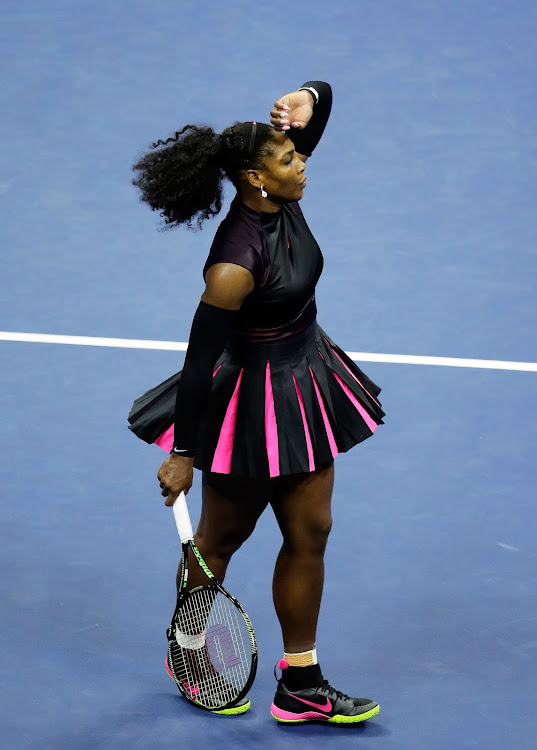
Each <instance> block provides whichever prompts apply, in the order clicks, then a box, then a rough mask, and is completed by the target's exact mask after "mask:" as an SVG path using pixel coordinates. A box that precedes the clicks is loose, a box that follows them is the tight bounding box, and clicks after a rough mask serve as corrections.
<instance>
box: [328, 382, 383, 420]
mask: <svg viewBox="0 0 537 750" xmlns="http://www.w3.org/2000/svg"><path fill="white" fill-rule="evenodd" d="M332 375H333V376H334V377H335V379H336V380H337V382H338V383H339V384H340V386H341V387H342V388H343V390H344V391H345V393H346V394H347V396H348V397H349V398H350V400H351V401H352V403H353V404H354V406H355V407H356V408H357V409H358V411H359V412H360V415H361V417H362V419H363V420H364V422H365V423H366V425H367V426H368V427H369V429H370V430H371V432H375V430H376V429H377V427H378V424H377V423H376V422H375V421H374V420H373V419H371V417H370V416H369V414H368V413H367V412H366V410H365V409H364V407H363V406H362V404H361V403H360V402H359V401H358V399H357V398H356V396H355V395H354V393H353V392H352V391H351V389H350V388H349V387H348V386H347V385H345V383H344V382H343V381H342V380H341V378H340V377H339V375H338V374H337V373H336V372H334V371H333V370H332ZM364 390H365V389H364Z"/></svg>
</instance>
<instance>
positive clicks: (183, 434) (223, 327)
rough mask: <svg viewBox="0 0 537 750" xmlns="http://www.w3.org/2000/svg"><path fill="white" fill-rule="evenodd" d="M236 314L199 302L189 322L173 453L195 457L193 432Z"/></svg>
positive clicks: (179, 390) (179, 389) (195, 429)
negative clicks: (175, 451) (190, 324)
mask: <svg viewBox="0 0 537 750" xmlns="http://www.w3.org/2000/svg"><path fill="white" fill-rule="evenodd" d="M238 312H239V311H238V310H224V309H223V308H221V307H214V306H213V305H208V304H207V303H206V302H200V303H199V306H198V309H197V310H196V313H195V315H194V320H193V321H192V328H191V331H190V338H189V340H188V349H187V351H186V356H185V364H184V367H183V370H182V373H181V380H180V381H179V385H178V388H177V398H176V402H175V428H174V440H173V444H174V449H179V450H180V451H181V452H180V455H182V456H194V455H195V453H196V441H197V432H198V428H199V422H200V419H201V417H202V415H203V411H204V408H205V405H206V403H207V399H208V397H209V394H210V392H211V387H212V381H213V366H214V363H215V362H216V360H217V359H218V357H219V356H220V355H221V354H222V352H223V351H224V349H225V347H226V343H227V341H228V339H229V336H230V334H231V331H232V329H233V325H234V323H235V319H236V317H237V315H238Z"/></svg>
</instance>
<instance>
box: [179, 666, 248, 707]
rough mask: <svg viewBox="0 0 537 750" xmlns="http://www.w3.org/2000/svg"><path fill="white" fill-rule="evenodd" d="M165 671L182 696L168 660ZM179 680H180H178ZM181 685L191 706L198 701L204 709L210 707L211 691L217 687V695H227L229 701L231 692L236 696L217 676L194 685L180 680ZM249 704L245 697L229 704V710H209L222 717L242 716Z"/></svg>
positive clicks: (229, 686) (230, 686) (232, 689)
mask: <svg viewBox="0 0 537 750" xmlns="http://www.w3.org/2000/svg"><path fill="white" fill-rule="evenodd" d="M166 671H167V672H168V674H169V675H170V677H171V678H172V680H173V681H174V682H175V683H176V685H177V689H178V690H179V692H180V693H181V694H182V692H183V691H182V690H180V689H179V684H178V679H177V678H176V677H174V675H173V672H172V670H171V669H170V665H169V662H168V658H166ZM179 679H180V678H179ZM216 679H218V683H219V684H216ZM181 683H182V685H183V690H186V691H187V692H188V693H189V694H190V697H191V698H192V700H193V701H194V703H193V705H194V706H195V705H196V701H198V700H199V701H200V702H201V704H202V705H203V706H204V707H208V706H210V705H211V702H212V701H211V692H212V690H213V689H214V688H215V687H217V688H218V693H219V695H221V694H222V691H224V692H225V693H227V694H228V696H229V699H230V700H231V699H232V698H233V692H234V693H235V695H236V694H237V691H236V689H235V688H234V687H233V685H230V684H229V683H228V682H226V681H225V680H224V679H223V678H222V677H220V675H218V678H215V676H213V677H212V678H211V679H209V680H207V679H202V680H199V681H197V682H196V684H192V685H190V684H188V683H187V682H186V681H185V680H181ZM250 706H251V703H250V699H249V698H248V696H247V695H246V696H245V697H244V698H241V699H240V700H239V701H235V702H234V703H232V704H231V706H230V707H229V708H224V709H223V710H217V711H215V710H214V709H212V710H211V709H210V708H209V710H210V711H211V713H213V714H222V715H224V716H235V715H236V714H243V713H245V712H246V711H248V709H249V708H250Z"/></svg>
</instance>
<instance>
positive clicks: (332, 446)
mask: <svg viewBox="0 0 537 750" xmlns="http://www.w3.org/2000/svg"><path fill="white" fill-rule="evenodd" d="M310 373H311V379H312V380H313V385H314V387H315V393H316V394H317V401H318V402H319V407H320V409H321V414H322V415H323V422H324V429H325V430H326V436H327V437H328V442H329V444H330V450H331V451H332V458H335V457H336V456H337V454H338V453H339V451H338V449H337V445H336V440H335V438H334V433H333V432H332V426H331V425H330V421H329V419H328V414H327V413H326V409H325V406H324V402H323V398H322V396H321V391H320V390H319V386H318V385H317V381H316V380H315V375H314V374H313V371H312V369H311V367H310Z"/></svg>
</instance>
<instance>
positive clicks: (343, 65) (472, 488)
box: [0, 0, 537, 750]
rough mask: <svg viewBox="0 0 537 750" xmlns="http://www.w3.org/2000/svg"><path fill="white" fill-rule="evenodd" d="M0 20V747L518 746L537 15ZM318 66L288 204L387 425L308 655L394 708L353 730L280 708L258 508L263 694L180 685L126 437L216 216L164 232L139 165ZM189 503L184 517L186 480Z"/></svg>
mask: <svg viewBox="0 0 537 750" xmlns="http://www.w3.org/2000/svg"><path fill="white" fill-rule="evenodd" d="M0 19H1V21H2V23H1V25H0V26H1V31H0V34H1V35H2V48H3V51H4V59H5V67H4V69H3V73H2V87H1V93H0V98H1V103H2V112H3V117H2V121H1V123H0V128H1V130H2V136H3V137H2V139H1V141H0V149H1V153H2V165H3V168H2V176H1V177H0V194H1V198H2V204H3V209H4V210H3V221H2V225H1V228H0V236H1V239H2V247H3V252H2V260H1V268H2V271H1V277H2V288H3V294H2V295H1V298H0V329H1V331H2V332H3V333H1V338H2V340H0V353H1V357H2V367H1V369H0V383H1V387H0V399H1V404H2V415H3V418H2V420H1V422H0V431H1V436H2V451H1V452H0V466H1V472H2V502H1V505H0V513H1V519H2V524H1V532H0V534H1V536H0V540H1V544H0V558H1V562H2V588H3V597H2V602H3V603H2V612H3V617H2V625H1V628H0V638H1V642H2V652H3V653H2V660H1V662H0V670H1V677H2V679H1V684H2V700H1V701H0V716H1V719H0V722H1V723H0V727H1V734H2V736H3V737H4V743H5V745H6V746H8V745H9V747H10V749H11V750H27V749H29V748H46V749H47V750H48V749H49V748H50V749H51V750H52V749H55V748H63V749H64V750H89V749H90V748H91V749H92V750H98V749H100V748H103V749H104V748H107V749H108V748H110V749H112V748H114V749H115V748H123V747H125V748H127V747H128V748H130V750H135V749H138V748H139V749H140V750H142V749H143V750H147V749H148V748H155V749H156V748H159V749H164V748H176V747H179V746H183V745H184V744H185V743H188V744H193V743H196V744H197V745H199V746H200V747H202V748H213V747H214V748H217V747H218V748H221V749H222V750H224V749H225V750H227V748H237V747H246V748H249V747H261V748H266V750H269V749H270V750H283V749H285V748H291V747H296V743H297V742H300V741H301V740H303V741H306V742H308V743H309V744H310V745H311V747H312V748H321V747H326V743H330V747H342V748H351V747H352V748H355V747H361V748H364V750H365V749H367V750H430V749H431V750H432V749H434V750H458V749H459V748H478V749H481V748H486V749H487V750H492V749H494V750H496V748H498V750H500V749H502V750H503V748H506V747H512V748H516V750H533V748H534V747H535V736H536V733H537V720H536V712H535V701H536V699H537V678H536V669H535V665H536V657H537V589H536V574H537V546H536V542H535V540H536V529H537V511H536V507H535V487H536V484H537V472H536V460H535V453H536V438H537V434H536V433H537V428H536V423H535V419H534V411H535V405H536V403H537V378H536V372H537V351H536V349H537V347H536V333H535V332H536V323H537V319H536V318H537V316H536V304H535V300H536V281H537V264H536V251H535V248H536V246H537V220H536V216H535V195H536V194H537V178H536V171H535V165H536V163H537V127H536V123H537V117H536V116H537V105H536V102H537V75H536V71H537V45H536V43H535V29H536V28H537V6H536V5H535V3H534V2H531V1H530V0H518V1H517V2H514V3H505V4H500V3H490V2H485V1H484V0H472V2H465V1H463V0H453V2H450V3H440V2H437V3H435V2H431V0H408V2H406V3H400V2H396V0H384V1H383V2H377V3H375V2H371V1H370V0H364V1H363V2H360V3H356V2H351V1H350V0H342V1H341V2H339V3H335V4H332V5H327V4H325V3H321V2H318V1H317V0H314V1H313V2H306V0H297V1H296V2H294V3H292V4H289V3H283V2H281V0H275V1H274V2H273V3H271V4H270V5H269V4H252V3H247V2H245V1H244V0H230V1H229V2H227V3H216V2H214V0H208V2H206V3H204V4H199V3H194V2H189V1H186V0H185V2H182V3H172V2H168V1H166V0H153V2H151V3H149V2H145V0H140V2H136V3H127V2H126V1H125V0H123V1H122V2H119V1H118V2H116V3H112V4H108V3H104V2H102V0H97V1H96V2H94V3H91V4H88V3H86V2H81V1H80V0H70V1H69V2H67V0H54V2H53V0H43V1H42V2H37V1H36V0H26V2H24V3H20V2H13V1H12V0H5V2H4V3H3V4H2V8H1V9H0ZM311 78H319V79H323V80H326V81H328V82H330V84H331V85H332V88H333V91H334V108H333V111H332V116H331V120H330V123H329V125H328V127H327V130H326V133H325V135H324V137H323V140H322V142H321V144H320V145H319V147H318V150H317V151H316V153H315V155H314V157H312V159H311V160H310V161H309V162H308V167H307V168H308V187H307V190H306V194H305V196H304V199H303V201H302V209H303V211H304V214H305V216H306V219H307V221H308V224H309V226H310V227H311V229H312V231H313V233H314V235H315V237H316V238H317V240H318V242H319V245H320V246H321V248H322V250H323V254H324V258H325V270H324V273H323V276H322V279H321V281H320V283H319V286H318V293H317V304H318V308H319V321H320V323H321V325H322V326H323V328H325V330H326V331H327V332H328V333H329V334H330V335H331V336H333V337H334V338H335V340H336V341H337V342H338V343H339V344H340V345H341V346H342V347H343V348H344V349H345V350H347V351H348V352H357V353H364V356H365V355H366V354H369V355H371V356H370V359H371V360H372V361H364V363H363V365H362V363H361V361H360V359H359V358H358V363H359V364H360V366H362V367H363V369H364V370H365V371H366V372H367V374H368V375H370V377H371V378H372V379H373V380H374V381H375V382H377V383H379V385H381V386H382V389H383V391H382V396H381V398H382V403H383V406H384V408H385V410H386V413H387V417H386V424H385V426H383V427H382V428H381V429H379V430H378V432H377V433H376V435H375V437H374V439H372V440H368V441H366V442H365V443H363V444H362V445H360V446H358V447H356V448H355V449H354V450H352V451H351V452H349V453H348V454H345V455H343V456H339V457H338V458H337V459H336V487H335V492H334V501H333V510H334V528H333V531H332V534H331V538H330V542H329V548H328V551H327V556H326V583H325V593H324V597H323V604H322V608H321V619H320V625H319V638H318V642H317V648H318V651H319V660H320V663H321V664H322V665H323V669H324V671H325V672H326V674H327V676H329V677H330V680H331V681H333V682H334V683H335V684H336V685H337V686H338V687H340V688H341V689H343V690H345V691H348V692H349V693H351V694H364V695H370V696H372V697H374V698H375V699H376V700H378V701H379V703H380V704H381V712H380V714H379V715H378V716H377V717H375V718H374V719H373V720H371V721H369V722H366V723H365V724H364V725H363V726H360V727H357V728H348V729H344V728H337V727H327V726H318V725H307V726H306V725H304V726H299V727H282V726H280V725H278V724H276V722H275V721H274V720H273V719H272V718H271V716H270V712H269V709H270V703H271V701H272V697H273V694H274V690H275V686H276V683H275V680H274V677H273V674H272V670H273V666H274V664H275V663H276V662H277V661H278V659H279V658H280V657H281V656H282V654H281V636H280V629H279V625H278V622H277V619H276V616H275V614H274V610H273V605H272V598H271V579H272V570H273V565H274V561H275V559H276V555H277V552H278V548H279V544H280V542H279V531H278V529H277V526H276V523H275V521H274V518H273V517H272V515H271V513H270V510H269V511H268V512H266V513H265V514H264V516H263V517H262V519H261V521H260V523H259V525H258V527H257V529H256V532H255V534H254V536H253V537H252V539H250V540H249V541H248V542H247V543H246V544H245V545H244V546H243V547H242V548H241V550H240V551H239V552H238V553H237V555H236V557H235V558H234V559H233V561H232V563H231V566H230V570H229V574H228V577H227V578H226V584H227V585H228V587H229V589H230V590H231V591H233V592H234V593H236V594H237V596H238V597H239V598H240V599H241V601H242V602H243V603H244V605H245V607H246V609H247V610H248V612H249V614H250V616H251V618H252V621H253V623H254V626H255V629H256V634H257V637H258V642H259V649H260V664H259V669H258V675H257V678H256V681H255V683H254V686H253V688H252V690H251V694H250V695H251V699H252V709H251V710H250V711H249V712H248V713H246V714H244V715H243V716H238V717H218V716H213V715H209V714H207V713H205V712H201V711H198V710H196V709H195V708H193V707H191V706H189V705H187V704H186V702H185V701H183V700H182V699H181V697H180V695H179V693H178V691H177V690H176V687H175V686H174V684H173V682H172V681H171V680H170V679H169V677H168V675H167V674H166V670H165V668H164V658H165V654H166V638H165V629H166V627H167V625H168V624H169V620H170V617H171V614H172V609H173V602H174V597H175V593H174V589H175V587H174V573H175V566H176V563H177V559H178V556H179V552H180V545H179V540H178V538H177V533H176V530H175V526H174V523H173V520H172V515H171V513H170V511H169V509H167V508H165V507H164V505H163V503H162V498H161V497H160V490H159V487H158V483H157V481H156V473H157V470H158V467H159V465H160V463H161V461H162V458H163V456H164V454H163V453H162V451H160V450H159V449H158V448H157V447H155V446H151V447H148V446H146V445H145V444H143V443H142V442H141V441H139V440H136V439H135V438H134V437H133V435H132V434H131V433H130V432H129V431H128V430H127V423H126V416H127V413H128V411H129V409H130V406H131V404H132V401H133V400H134V398H136V397H137V396H139V395H140V394H141V393H142V392H143V391H144V390H146V389H147V388H149V387H151V386H153V385H154V384H156V383H158V382H160V381H162V380H164V379H165V378H166V377H168V376H169V375H171V374H172V373H173V372H176V371H177V370H179V369H181V366H182V362H183V356H184V355H183V353H182V352H181V351H173V350H166V349H165V347H164V345H162V346H160V347H159V345H158V342H170V341H171V342H185V341H186V340H187V338H188V333H189V329H190V323H191V320H192V315H193V312H194V310H195V307H196V305H197V303H198V300H199V297H200V294H201V292H202V290H203V279H202V275H201V269H202V266H203V263H204V260H205V258H206V255H207V251H208V248H209V245H210V242H211V240H212V237H213V234H214V232H215V230H216V227H217V226H218V222H219V220H220V219H216V220H213V221H212V223H210V222H209V223H207V224H206V226H205V228H204V230H203V231H202V232H199V233H193V232H188V231H186V230H183V229H181V230H176V231H173V232H169V233H167V232H161V233H159V232H158V231H157V227H158V225H159V219H158V216H157V215H156V214H151V212H150V211H149V210H148V209H147V207H146V206H143V205H141V204H139V203H138V197H137V193H136V191H135V189H134V188H133V187H132V186H131V184H130V180H131V164H132V163H133V162H134V161H135V160H136V158H137V156H138V155H139V154H140V153H142V152H144V151H145V150H146V149H147V148H148V146H149V144H150V142H151V141H154V140H156V139H158V138H165V137H167V136H168V135H169V134H170V133H173V131H174V130H176V129H177V128H179V127H182V126H183V125H184V124H186V123H190V122H192V123H197V122H208V123H210V124H211V125H213V126H214V127H216V128H217V129H218V130H222V129H223V128H224V127H226V126H227V125H229V124H231V123H232V122H233V121H235V120H247V119H254V118H255V119H257V120H259V121H268V117H269V116H268V112H269V109H270V107H271V105H272V103H273V101H274V100H275V99H277V98H278V97H279V96H280V95H282V94H283V93H286V92H287V91H290V90H292V89H293V88H295V87H296V86H298V85H300V84H301V83H302V82H303V81H305V80H308V79H311ZM227 198H228V200H229V199H231V191H229V195H228V196H227ZM224 215H225V208H224V210H223V212H222V215H221V218H223V216H224ZM8 334H9V335H8ZM25 334H32V335H31V336H29V337H26V339H25ZM37 334H49V335H51V336H52V337H53V339H51V340H50V342H49V343H41V342H39V337H38V336H37ZM66 335H68V336H73V337H77V338H76V340H75V339H73V341H72V343H68V344H66V343H65V340H64V339H62V338H61V337H62V336H66ZM54 337H55V338H54ZM84 337H100V338H101V340H100V341H95V340H87V339H85V338H84ZM110 339H117V340H118V341H116V342H110ZM132 339H134V340H139V341H140V342H147V341H150V342H157V343H156V344H155V348H152V349H147V348H141V347H142V346H143V344H140V345H139V346H138V345H133V346H132V347H131V346H129V343H128V342H129V340H132ZM85 344H92V345H85ZM111 344H112V345H111ZM385 355H403V356H402V358H400V359H398V358H397V357H396V356H392V357H389V356H388V357H386V356H385ZM412 356H416V357H419V356H421V357H446V358H450V362H449V363H445V364H444V365H438V364H425V363H424V364H414V363H412V360H411V359H409V358H411V357H412ZM405 358H406V359H405ZM461 359H471V360H480V361H486V362H484V363H483V364H482V365H480V364H479V363H475V364H474V365H473V366H468V365H464V363H461V362H460V360H461ZM491 361H492V362H493V363H494V365H493V366H491V364H490V362H491ZM487 362H488V364H487ZM524 363H526V366H525V364H524ZM449 364H454V365H463V366H448V365H449ZM188 497H189V504H190V510H191V514H192V517H193V520H194V521H196V520H197V515H198V514H199V506H200V476H199V474H197V476H196V480H195V485H194V487H193V489H192V491H191V492H190V493H189V496H188ZM245 571H247V575H245Z"/></svg>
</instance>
